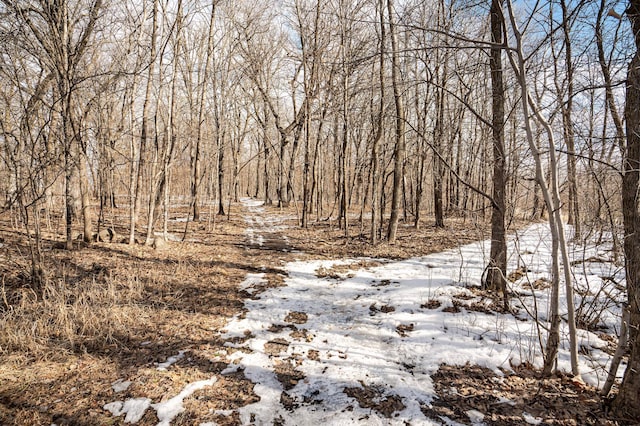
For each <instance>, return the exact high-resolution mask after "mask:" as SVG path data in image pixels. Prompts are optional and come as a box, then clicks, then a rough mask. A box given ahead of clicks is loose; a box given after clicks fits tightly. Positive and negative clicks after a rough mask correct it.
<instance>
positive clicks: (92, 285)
mask: <svg viewBox="0 0 640 426" xmlns="http://www.w3.org/2000/svg"><path fill="white" fill-rule="evenodd" d="M69 281H70V280H69V279H67V278H66V277H64V276H63V277H61V278H56V279H49V280H47V281H46V282H45V283H44V285H43V290H42V294H40V295H37V294H36V293H35V292H34V291H33V290H31V289H29V288H21V289H14V290H13V292H14V294H13V295H12V297H11V300H14V301H15V303H14V304H9V303H8V302H7V297H6V289H5V288H4V286H3V288H2V289H0V291H1V292H2V294H1V295H0V296H1V297H2V299H3V303H2V304H3V305H4V306H3V308H4V309H3V312H1V313H0V330H1V331H0V353H5V354H6V353H11V352H22V353H25V354H28V355H30V356H34V357H36V358H40V357H47V356H48V355H51V354H53V353H56V352H69V351H72V352H76V351H90V350H101V349H104V348H106V347H107V346H114V345H116V346H119V345H123V344H124V343H126V340H127V339H128V336H130V335H131V332H130V329H131V328H134V327H135V328H138V327H144V326H145V323H147V322H149V320H148V318H149V315H148V312H147V309H146V308H144V307H142V306H141V305H139V304H138V301H139V300H140V299H141V298H142V294H143V285H142V283H141V282H140V281H139V280H138V278H137V275H136V274H127V275H125V276H105V277H99V278H96V277H95V276H89V277H85V278H83V279H81V280H79V281H77V282H75V283H74V284H70V283H69ZM15 292H17V293H18V294H15ZM16 296H17V297H16Z"/></svg>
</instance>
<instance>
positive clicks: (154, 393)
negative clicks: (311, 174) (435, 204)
mask: <svg viewBox="0 0 640 426" xmlns="http://www.w3.org/2000/svg"><path fill="white" fill-rule="evenodd" d="M232 209H233V210H232V213H231V215H230V216H229V217H225V218H218V219H217V220H216V221H215V223H212V222H211V221H207V220H206V218H205V220H202V221H200V222H197V223H191V224H190V225H189V226H190V231H189V234H188V236H187V239H186V241H185V242H180V241H170V242H168V243H167V244H165V245H158V246H157V247H156V248H152V247H148V246H144V245H141V244H135V245H127V244H120V243H116V242H113V243H106V242H96V243H93V244H90V245H79V247H77V248H76V249H75V250H72V251H66V250H62V249H58V248H56V247H58V246H59V237H58V240H56V237H55V236H54V234H47V233H43V235H44V237H45V243H44V247H43V252H44V253H45V256H44V263H45V265H46V268H45V274H44V278H45V283H46V284H45V285H44V287H43V288H42V289H39V290H38V291H33V290H31V289H29V288H28V286H27V285H26V278H25V277H26V276H27V274H26V273H25V271H28V269H29V263H28V257H27V255H28V246H27V244H26V237H25V235H24V234H23V233H22V232H19V231H16V230H14V229H13V228H12V227H11V223H10V222H9V221H5V222H2V223H0V274H1V275H2V278H1V281H2V282H1V285H2V289H1V294H0V296H1V298H2V301H1V302H0V424H2V425H47V426H48V425H52V424H55V425H58V426H61V425H103V424H105V425H108V424H125V423H135V424H139V425H153V424H167V425H168V424H173V425H212V424H220V425H238V424H274V425H278V424H287V425H302V424H309V425H312V424H318V423H320V422H322V423H327V424H341V425H342V424H413V425H420V424H487V425H511V424H557V425H584V424H594V425H595V424H598V425H601V424H625V423H624V422H623V421H621V420H619V421H615V420H614V419H610V418H608V417H607V416H606V413H605V411H604V408H603V407H604V405H603V404H602V402H601V399H600V398H599V396H598V390H597V387H595V386H593V385H597V384H598V380H600V378H601V377H602V371H603V370H604V365H603V364H606V359H607V356H608V353H610V352H611V346H612V342H613V334H614V333H613V330H604V331H603V330H600V331H597V332H594V333H591V332H589V333H587V332H586V331H585V332H584V334H583V341H582V346H581V349H582V350H581V352H583V355H584V357H583V358H584V359H583V363H584V365H586V366H587V370H589V366H592V365H594V364H593V363H594V362H595V361H599V362H600V364H598V365H599V366H598V367H597V368H596V367H593V368H591V369H590V370H589V371H590V373H592V374H590V375H589V374H587V375H586V378H585V381H586V382H587V383H586V384H585V383H584V382H582V381H577V380H573V379H572V378H571V377H570V376H569V375H567V374H564V373H559V374H558V375H556V376H554V377H552V378H547V379H544V380H540V379H539V377H538V373H539V372H538V370H537V368H536V367H537V365H535V364H536V363H535V359H536V356H535V349H531V347H532V346H535V340H536V338H535V336H533V335H532V332H533V330H535V325H534V324H535V323H534V322H533V321H527V319H526V318H525V316H526V315H525V314H526V310H527V308H528V307H530V304H529V302H528V301H527V300H528V299H527V297H528V296H527V294H525V293H526V292H524V291H520V292H519V293H518V295H519V297H520V298H521V299H522V300H521V304H520V305H518V309H515V308H514V312H503V311H502V310H501V309H499V308H498V307H496V304H495V303H493V301H492V300H491V299H490V298H489V297H488V295H486V294H482V292H481V291H480V290H479V289H478V288H477V284H478V282H477V281H478V280H477V276H478V270H480V271H481V270H482V264H483V259H479V261H478V259H476V258H473V256H472V255H470V254H469V255H468V256H467V260H472V259H474V261H473V262H471V263H469V264H465V265H466V266H464V268H463V264H462V263H460V261H458V260H454V262H453V264H454V265H457V266H455V269H456V270H458V269H459V271H458V272H455V274H457V275H458V276H459V278H458V279H454V280H452V279H448V278H447V279H444V278H442V277H441V276H440V275H438V274H440V273H441V272H442V273H444V272H446V271H444V270H445V269H446V268H445V265H446V264H447V262H448V261H449V260H450V259H453V258H455V257H456V256H457V255H458V254H460V255H461V256H464V255H465V253H467V252H465V250H467V248H468V247H471V246H470V245H469V244H471V243H473V242H475V241H482V240H486V238H487V237H488V235H489V233H488V225H486V224H482V223H474V222H471V221H464V220H462V219H460V220H453V219H452V220H449V221H447V227H446V228H444V229H437V228H434V227H431V226H424V227H422V228H421V229H419V230H416V229H414V228H413V227H410V226H408V225H407V226H402V227H400V231H399V238H398V241H397V242H396V243H395V244H393V245H390V244H387V243H382V244H379V245H377V246H375V247H373V246H371V245H370V244H369V243H368V241H367V238H365V237H364V236H362V235H359V234H360V230H359V229H356V228H355V227H352V228H351V229H350V232H351V233H352V235H350V236H345V235H344V232H343V231H340V230H338V229H336V227H335V224H334V223H329V222H319V223H314V224H312V225H311V226H310V228H309V229H304V230H303V229H300V228H299V227H298V226H297V219H296V215H295V209H294V208H293V207H291V208H289V209H279V208H276V207H272V206H263V205H262V204H261V203H259V202H256V201H254V200H248V199H247V200H244V201H243V203H241V204H238V205H233V206H232ZM121 214H122V215H123V217H124V215H125V214H126V212H124V211H122V212H121ZM0 219H1V218H0ZM122 220H123V223H124V219H122ZM184 226H185V224H184V222H181V221H180V219H179V215H176V216H175V217H174V220H173V221H171V227H170V230H169V231H170V232H171V234H170V235H171V236H172V237H173V238H171V239H173V240H180V238H179V237H180V235H181V230H183V229H184ZM115 230H116V231H117V232H118V233H119V234H121V235H123V234H125V230H124V229H119V228H115ZM364 233H365V234H366V230H365V232H364ZM523 241H524V240H523ZM522 244H524V243H522ZM474 250H475V249H474ZM533 251H536V250H528V249H526V248H525V249H523V250H522V252H523V253H524V254H525V255H526V254H527V253H529V252H531V253H529V254H533V253H532V252H533ZM469 253H471V252H469ZM428 255H432V257H428ZM591 257H593V256H591ZM591 257H590V258H591ZM416 259H418V260H416ZM465 262H466V261H465ZM594 263H596V262H594ZM581 265H582V266H584V262H583V263H581ZM467 267H468V271H467ZM463 269H464V272H463ZM513 269H514V273H515V272H517V271H516V269H517V268H513ZM530 269H531V268H530ZM443 271H444V272H443ZM525 272H531V273H532V274H533V273H534V272H535V271H531V270H529V271H528V270H527V269H526V268H525ZM447 273H453V272H451V271H449V272H447ZM480 273H481V272H480ZM616 273H617V272H614V273H613V276H615V275H616ZM463 275H464V276H463ZM517 275H518V274H516V276H514V277H513V280H514V282H516V281H518V280H520V281H523V280H524V279H525V277H522V275H527V274H520V276H517ZM600 275H603V274H600ZM425 276H426V277H425ZM531 277H532V278H535V276H534V275H531ZM614 281H615V280H614ZM521 284H522V286H521V287H518V288H519V289H520V290H521V289H522V288H526V285H527V283H526V282H521ZM514 285H515V284H514ZM536 285H541V284H540V281H539V280H535V279H534V280H533V281H532V282H529V289H530V290H531V293H532V294H533V293H535V292H534V291H533V289H534V287H536ZM421 288H425V290H421ZM536 288H537V287H536ZM427 291H428V293H426V292H427ZM421 292H422V293H421ZM533 299H535V297H534V298H533ZM514 306H515V305H514ZM515 310H519V313H515ZM603 312H604V311H601V312H600V313H601V314H602V315H600V316H602V317H606V315H605V314H606V312H605V314H603ZM607 312H608V311H607ZM512 327H515V328H513V329H512ZM600 328H601V329H602V328H603V327H600ZM515 329H517V330H518V331H517V332H514V331H513V330H515ZM453 330H455V332H453ZM585 339H586V340H585ZM587 340H588V341H589V344H586V343H585V341H587ZM514 341H517V343H518V345H519V348H520V349H519V350H520V353H519V354H518V353H516V354H512V353H513V352H517V351H518V350H516V349H514V348H515V347H516V346H515V345H514V344H513V342H514ZM532 342H534V343H532ZM527 345H528V346H527ZM523 347H525V348H526V347H528V349H527V350H528V351H530V352H531V353H528V354H527V353H525V354H523V353H522V351H523V350H522V348H523ZM525 352H526V351H525ZM505 354H507V355H505ZM564 355H566V354H565V353H564V352H562V351H561V361H560V364H559V365H560V367H561V368H562V367H563V366H564V364H562V363H563V362H564V361H563V360H566V356H565V357H564V358H563V356H564ZM529 360H531V361H532V362H528V361H529ZM594 360H595V361H594ZM602 360H604V361H602ZM392 366H393V368H392ZM605 405H606V404H605Z"/></svg>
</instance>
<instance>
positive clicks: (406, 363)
mask: <svg viewBox="0 0 640 426" xmlns="http://www.w3.org/2000/svg"><path fill="white" fill-rule="evenodd" d="M245 203H246V206H247V208H249V209H251V211H252V214H254V215H256V216H253V218H247V219H248V220H249V221H250V222H249V223H250V224H251V225H252V226H250V227H249V228H250V230H248V231H247V233H248V234H247V237H248V238H249V240H250V241H253V242H254V243H258V244H259V241H260V236H261V235H263V233H264V232H265V229H269V227H270V225H269V223H268V222H266V220H267V219H265V218H264V217H261V216H260V215H261V214H262V213H263V212H262V211H261V210H259V209H260V206H259V204H258V203H254V202H250V201H249V200H247V201H245ZM274 225H275V223H274ZM550 245H551V241H550V236H549V232H548V229H547V227H546V226H545V225H534V226H531V227H529V228H528V229H526V230H525V231H523V232H520V233H519V234H518V235H517V236H515V237H513V238H512V239H511V242H510V250H509V253H510V259H509V269H510V271H515V270H518V269H519V270H520V271H523V272H526V274H524V275H522V276H521V277H519V278H518V279H517V280H516V281H515V282H514V283H512V284H511V285H512V290H513V291H514V292H515V293H516V294H517V295H518V297H515V298H514V299H513V301H512V307H513V309H514V311H517V312H518V313H517V314H516V315H515V316H514V315H512V314H500V313H495V312H490V311H488V310H485V309H483V308H485V307H487V306H488V304H489V303H490V301H489V300H487V299H483V298H482V297H480V296H479V295H478V293H476V292H474V291H473V288H474V287H477V286H478V285H479V284H480V280H481V275H482V272H483V270H484V267H485V265H486V262H487V259H486V256H487V253H488V249H489V243H488V242H479V243H474V244H470V245H466V246H462V247H459V248H457V249H455V250H449V251H446V252H442V253H437V254H433V255H429V256H425V257H421V258H414V259H408V260H403V261H388V260H380V259H343V260H338V261H326V260H323V261H294V262H291V263H289V264H287V265H286V268H285V269H286V271H287V273H288V276H287V277H286V279H285V283H284V284H285V285H284V286H281V287H278V288H269V289H267V290H266V291H263V292H258V291H257V289H256V291H253V290H254V287H256V288H257V287H259V286H260V290H263V288H262V286H261V284H262V280H263V277H262V276H261V275H260V274H251V275H250V276H248V277H247V280H246V281H245V283H243V285H242V288H243V289H245V290H246V291H248V292H249V293H250V294H251V293H255V294H254V295H253V297H252V298H251V299H247V300H246V301H245V307H246V309H247V312H246V313H245V314H243V315H242V316H238V317H236V318H234V319H233V320H232V321H230V322H229V324H228V325H227V327H226V332H225V334H224V336H223V337H225V338H228V339H229V342H228V343H227V345H228V346H229V347H230V352H232V348H237V347H240V348H244V349H245V350H243V351H236V352H233V353H232V354H231V355H230V360H231V362H230V364H229V366H228V368H227V369H226V370H225V371H224V372H223V373H222V374H229V373H232V372H235V371H238V370H239V369H242V370H243V371H244V374H245V376H246V377H247V378H248V379H249V380H251V381H252V382H253V383H255V388H254V392H255V393H256V394H257V395H258V396H259V397H260V401H258V402H256V403H254V404H251V405H247V406H245V407H242V408H240V409H239V414H240V418H241V420H242V423H243V424H258V425H260V424H273V421H274V419H279V421H282V422H284V424H286V425H317V424H323V423H324V424H330V425H357V424H362V425H365V424H366V425H376V424H380V425H382V424H385V425H387V424H398V425H402V424H407V423H406V422H409V423H410V424H413V425H418V424H422V425H430V424H439V423H437V422H434V421H433V420H430V419H428V418H427V417H425V415H424V414H423V412H422V410H421V407H428V406H429V404H430V403H431V401H432V400H433V399H434V398H435V392H434V386H433V382H432V380H431V375H432V374H433V373H435V372H436V371H437V369H438V367H439V365H440V364H442V363H447V364H454V365H464V364H465V363H471V364H478V365H480V366H483V367H487V368H490V369H492V370H494V371H495V372H496V373H497V374H502V373H501V369H505V370H509V369H510V368H511V367H512V366H513V365H519V364H521V363H523V362H529V363H532V364H534V365H536V366H540V365H541V363H542V358H541V348H540V339H539V337H538V336H539V333H540V332H541V327H540V325H539V324H538V323H537V322H536V321H534V320H533V317H535V316H536V315H537V317H538V318H539V319H540V320H541V321H542V324H543V325H546V324H544V322H543V321H544V320H545V319H546V318H547V306H548V300H549V291H550V290H549V289H548V288H544V287H545V286H544V285H540V283H542V284H544V282H543V281H538V280H540V279H548V278H549V270H550V262H551V257H550ZM572 256H573V260H574V262H572V263H574V266H573V268H572V272H573V274H574V279H575V282H576V286H577V287H578V288H579V289H580V292H579V294H577V295H576V296H577V297H576V304H577V305H584V307H583V309H582V312H584V313H585V315H586V316H588V317H590V318H591V317H594V316H595V319H596V320H597V322H598V325H599V326H600V327H601V328H603V329H606V330H608V331H609V332H610V333H614V331H615V329H616V328H617V322H618V318H619V315H620V309H619V304H618V303H615V302H611V303H608V304H604V305H603V304H601V303H595V302H594V301H595V300H600V299H602V298H603V296H604V295H605V294H607V295H609V296H610V297H612V298H613V299H615V300H616V301H619V300H618V299H621V296H622V295H621V293H620V289H619V288H618V287H617V285H619V284H621V283H624V271H623V269H622V268H620V267H617V266H615V265H614V264H613V263H612V262H608V261H606V260H608V256H609V253H608V252H607V251H600V249H599V248H598V247H595V246H593V247H586V248H585V247H580V248H574V249H573V253H572ZM561 306H562V307H563V309H565V310H566V302H565V299H564V296H563V298H562V301H561ZM536 312H537V314H536ZM543 335H544V332H543ZM246 336H250V337H249V338H248V339H245V340H243V339H240V340H238V339H237V338H245V337H246ZM562 336H563V342H565V343H566V341H567V339H568V337H567V335H566V328H565V327H563V329H562ZM234 338H236V339H234ZM543 340H544V339H543ZM579 340H580V345H581V346H583V347H584V348H588V349H589V350H583V351H581V353H588V355H581V357H580V368H581V372H582V375H583V379H584V380H585V381H586V382H588V383H590V384H593V385H602V384H603V382H604V378H605V377H606V368H607V364H608V362H609V358H610V357H609V355H607V354H606V353H605V352H604V351H602V350H601V348H604V347H605V346H606V342H604V341H603V340H601V339H600V338H599V337H598V335H597V334H594V333H592V332H588V331H585V330H579ZM238 341H241V343H232V342H238ZM179 355H180V354H179ZM179 355H178V356H179ZM170 361H171V360H168V361H167V365H165V364H163V365H162V367H165V368H168V367H169V366H170ZM558 367H559V368H560V369H561V370H567V371H568V370H569V353H568V351H567V349H566V344H564V346H563V347H562V348H561V351H560V354H559V359H558ZM623 367H624V366H623ZM622 370H623V368H621V371H620V374H621V373H622ZM283 372H285V373H286V374H285V373H283ZM283 377H284V379H283ZM214 381H215V377H213V378H211V380H210V381H205V382H197V383H194V384H192V385H189V386H187V388H185V389H184V390H183V391H182V392H181V393H180V394H179V395H178V396H176V397H174V398H173V399H170V400H168V401H167V402H165V403H163V404H153V403H152V401H150V400H148V399H144V398H139V399H135V400H129V401H117V402H114V403H112V404H108V405H107V406H105V409H108V410H110V411H112V412H113V413H114V415H122V414H125V415H127V419H128V420H129V421H131V422H132V423H135V421H136V419H137V418H139V417H138V415H139V413H140V411H141V410H142V409H144V410H146V409H147V408H149V407H152V408H154V409H156V411H157V412H158V415H159V417H160V414H162V417H160V418H161V421H163V422H164V423H162V424H168V422H169V421H170V420H171V418H173V417H172V416H175V415H177V413H178V412H180V410H181V409H182V400H183V399H184V398H185V397H186V396H188V395H189V394H190V393H191V392H193V391H194V390H195V389H199V388H201V387H204V386H208V385H211V384H213V382H214ZM363 386H366V387H367V388H370V389H376V391H377V392H379V395H378V398H379V399H380V400H384V399H385V398H387V399H390V398H395V399H399V400H400V401H401V404H397V406H398V408H397V411H396V412H395V413H393V414H392V416H391V418H387V417H385V416H384V415H382V414H381V413H379V412H378V411H376V410H374V409H371V408H362V407H361V406H360V405H359V404H358V402H357V401H356V400H355V399H353V398H352V397H351V396H349V395H347V393H345V389H353V388H360V387H363ZM283 392H286V400H287V401H288V403H287V404H286V407H285V405H283V403H282V401H283V398H282V395H283ZM506 402H507V403H508V401H506ZM144 410H142V413H144ZM171 410H173V411H171ZM525 414H526V413H525ZM469 415H470V421H471V422H472V423H473V424H482V421H481V419H482V413H478V412H473V413H470V414H469ZM140 417H141V416H140ZM471 417H473V418H471ZM533 420H535V419H533ZM443 422H445V423H447V419H443ZM523 422H529V420H528V419H526V418H524V417H523ZM447 424H455V423H452V422H449V423H447Z"/></svg>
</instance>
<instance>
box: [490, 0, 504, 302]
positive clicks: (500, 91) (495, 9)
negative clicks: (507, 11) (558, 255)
mask: <svg viewBox="0 0 640 426" xmlns="http://www.w3.org/2000/svg"><path fill="white" fill-rule="evenodd" d="M490 13H491V42H492V43H493V44H492V46H491V58H490V60H489V65H490V68H491V95H492V97H491V99H492V106H493V107H492V121H491V131H492V135H493V138H492V141H493V203H492V205H493V208H492V210H491V252H490V259H489V265H488V270H487V276H486V280H485V282H484V286H485V287H486V288H488V289H489V290H491V291H493V292H495V293H496V294H498V295H501V297H502V299H503V303H504V306H505V308H506V307H507V305H508V299H507V280H506V275H507V239H506V231H505V226H504V221H505V218H504V213H505V186H506V181H507V178H506V175H505V152H504V84H503V81H502V47H501V46H500V45H501V44H502V43H503V40H504V38H503V35H502V28H503V26H504V15H503V14H502V0H492V2H491V11H490Z"/></svg>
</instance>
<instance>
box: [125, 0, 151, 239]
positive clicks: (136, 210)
mask: <svg viewBox="0 0 640 426" xmlns="http://www.w3.org/2000/svg"><path fill="white" fill-rule="evenodd" d="M152 14H153V16H152V19H153V24H152V25H153V26H152V30H151V53H150V59H149V69H148V72H147V85H146V88H145V95H144V103H143V104H142V125H141V126H142V127H141V129H140V147H139V149H138V151H137V154H138V158H136V159H134V161H135V162H136V167H135V170H136V178H135V186H134V188H132V189H133V191H134V197H133V198H134V199H133V212H132V214H131V216H130V221H131V223H130V224H129V226H130V230H129V244H133V243H134V242H135V227H136V221H137V220H138V216H139V215H140V205H141V202H140V198H141V197H140V192H141V191H140V189H141V187H142V174H143V173H144V157H145V153H146V146H147V131H148V130H147V125H148V121H149V103H150V102H151V88H152V87H153V76H154V74H155V64H156V56H157V40H156V39H157V34H158V0H153V12H152ZM131 96H134V97H135V96H136V94H135V93H132V94H131ZM132 102H133V100H132ZM149 196H151V194H149Z"/></svg>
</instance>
